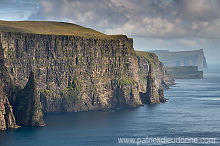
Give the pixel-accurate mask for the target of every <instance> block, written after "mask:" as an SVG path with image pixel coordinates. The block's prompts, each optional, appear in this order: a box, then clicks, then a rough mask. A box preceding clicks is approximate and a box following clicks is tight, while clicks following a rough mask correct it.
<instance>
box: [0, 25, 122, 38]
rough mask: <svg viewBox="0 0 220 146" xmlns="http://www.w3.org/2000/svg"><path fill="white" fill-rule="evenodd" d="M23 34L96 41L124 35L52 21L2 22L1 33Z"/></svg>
mask: <svg viewBox="0 0 220 146" xmlns="http://www.w3.org/2000/svg"><path fill="white" fill-rule="evenodd" d="M1 31H3V32H21V33H33V34H46V35H71V36H80V37H85V38H96V39H118V38H120V37H122V36H123V35H106V34H104V33H101V32H98V31H96V30H93V29H91V28H85V27H82V26H80V25H76V24H71V23H65V22H52V21H0V32H1Z"/></svg>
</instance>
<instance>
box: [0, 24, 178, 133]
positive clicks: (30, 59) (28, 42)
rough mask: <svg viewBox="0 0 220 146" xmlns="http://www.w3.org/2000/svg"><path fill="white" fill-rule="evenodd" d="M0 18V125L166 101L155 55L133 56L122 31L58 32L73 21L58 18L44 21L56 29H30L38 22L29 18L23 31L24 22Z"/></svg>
mask: <svg viewBox="0 0 220 146" xmlns="http://www.w3.org/2000/svg"><path fill="white" fill-rule="evenodd" d="M2 23H3V24H4V25H3V26H1V27H3V28H7V29H4V30H2V31H1V33H0V36H1V37H0V53H1V56H0V60H1V80H0V81H1V82H0V83H1V87H0V90H1V96H0V105H1V106H0V122H1V123H0V129H6V128H15V127H17V125H19V126H44V125H45V124H44V121H43V113H44V112H78V111H88V110H99V109H106V108H117V107H136V106H140V105H142V104H143V103H161V102H165V101H166V99H165V98H164V96H163V90H164V89H165V88H168V86H169V85H170V84H173V83H174V80H173V78H172V77H171V76H170V75H169V74H168V73H167V72H166V71H165V69H164V68H163V66H162V64H161V63H160V62H159V60H158V58H157V57H156V55H155V54H154V55H153V56H151V57H150V58H145V57H144V56H140V55H136V53H135V51H134V49H133V40H132V39H131V38H127V36H124V35H118V36H108V35H104V34H101V33H99V32H96V31H94V30H91V29H86V28H83V27H80V26H77V30H79V29H82V30H83V32H84V34H80V33H79V32H78V31H73V32H74V33H72V34H71V32H69V31H67V32H65V33H63V32H62V29H63V28H66V27H65V26H66V25H67V27H73V29H75V28H76V26H75V25H73V26H72V25H71V24H65V23H57V22H45V23H46V24H47V25H48V27H49V26H50V25H51V26H53V27H55V26H57V27H56V28H57V29H58V30H57V32H56V31H54V29H53V31H52V30H51V31H49V30H48V31H46V32H44V30H45V29H42V30H41V28H39V33H38V32H37V31H36V32H35V29H33V27H38V26H39V25H37V24H36V23H37V22H29V23H32V24H33V26H32V27H28V26H27V30H25V26H26V25H28V24H29V23H28V22H20V23H19V22H13V23H10V22H8V23H7V22H5V21H4V22H2ZM14 23H15V24H16V25H14ZM38 23H39V24H41V26H42V25H43V24H44V22H38ZM0 24H1V23H0ZM7 24H8V25H9V26H10V27H8V26H7ZM46 24H45V25H46ZM60 25H62V27H63V28H60ZM18 26H19V28H18ZM43 26H44V25H43ZM58 26H59V28H58ZM1 27H0V28H1ZM12 28H13V29H12ZM48 29H49V28H48ZM33 30H34V31H33ZM70 30H72V29H70ZM75 32H76V33H75Z"/></svg>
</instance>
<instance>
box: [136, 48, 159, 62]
mask: <svg viewBox="0 0 220 146" xmlns="http://www.w3.org/2000/svg"><path fill="white" fill-rule="evenodd" d="M135 53H136V55H137V56H139V57H144V58H145V59H147V60H148V61H152V62H153V61H155V59H156V60H157V59H158V58H157V55H156V54H155V53H151V52H145V51H137V50H135Z"/></svg>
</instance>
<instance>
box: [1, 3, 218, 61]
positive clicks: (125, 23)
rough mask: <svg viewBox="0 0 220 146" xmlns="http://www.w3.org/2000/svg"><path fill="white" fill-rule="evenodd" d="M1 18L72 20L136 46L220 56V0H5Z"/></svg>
mask: <svg viewBox="0 0 220 146" xmlns="http://www.w3.org/2000/svg"><path fill="white" fill-rule="evenodd" d="M0 20H8V21H9V20H10V21H23V20H28V21H29V20H32V21H62V22H70V23H75V24H78V25H81V26H84V27H89V28H92V29H95V30H98V31H101V32H103V33H106V34H125V35H127V36H128V37H131V38H133V39H134V49H135V50H143V51H147V50H170V51H184V50H186V51H187V50H198V49H204V52H205V56H206V59H207V62H208V64H212V63H217V62H218V63H219V61H220V59H219V55H220V0H0Z"/></svg>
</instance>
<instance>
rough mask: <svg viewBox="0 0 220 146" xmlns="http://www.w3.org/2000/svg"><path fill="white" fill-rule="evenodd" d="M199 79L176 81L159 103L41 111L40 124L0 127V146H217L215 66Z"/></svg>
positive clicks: (219, 76) (219, 102) (218, 74)
mask: <svg viewBox="0 0 220 146" xmlns="http://www.w3.org/2000/svg"><path fill="white" fill-rule="evenodd" d="M204 77H205V79H177V80H176V83H177V84H176V85H174V86H172V87H170V89H168V90H166V91H165V97H166V98H168V99H169V101H168V102H167V103H163V104H155V105H145V106H141V107H136V108H122V109H116V110H111V111H105V112H98V111H93V112H92V111H91V112H78V113H49V114H45V115H44V119H45V122H46V124H47V125H46V126H45V127H31V128H25V127H22V128H19V129H9V130H6V131H0V145H1V146H47V145H48V146H49V145H50V146H73V145H76V146H80V145H85V146H86V145H88V146H93V145H94V146H95V145H101V146H105V145H107V146H108V145H109V146H111V145H174V146H175V145H178V144H181V145H208V144H210V145H220V143H219V138H220V65H219V66H217V65H209V68H207V69H204ZM174 142H175V143H174Z"/></svg>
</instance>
